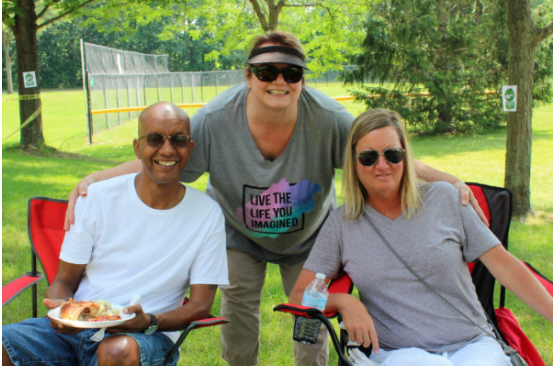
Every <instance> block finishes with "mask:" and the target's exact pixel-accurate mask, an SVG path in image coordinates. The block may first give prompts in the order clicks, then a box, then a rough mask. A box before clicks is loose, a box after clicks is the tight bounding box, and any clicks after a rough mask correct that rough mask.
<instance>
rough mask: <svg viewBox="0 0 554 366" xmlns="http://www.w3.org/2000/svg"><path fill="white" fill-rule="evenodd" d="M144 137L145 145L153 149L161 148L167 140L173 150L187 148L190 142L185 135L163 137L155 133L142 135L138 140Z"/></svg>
mask: <svg viewBox="0 0 554 366" xmlns="http://www.w3.org/2000/svg"><path fill="white" fill-rule="evenodd" d="M144 137H146V143H147V144H148V146H152V147H155V148H159V147H161V146H162V145H163V144H164V143H165V140H167V139H169V142H170V143H171V145H173V147H175V148H182V147H187V145H188V144H189V141H190V137H188V136H186V135H163V134H161V133H157V132H152V133H147V134H145V135H142V136H140V137H139V140H140V139H142V138H144Z"/></svg>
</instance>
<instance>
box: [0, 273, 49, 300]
mask: <svg viewBox="0 0 554 366" xmlns="http://www.w3.org/2000/svg"><path fill="white" fill-rule="evenodd" d="M42 278H43V275H42V273H40V272H37V273H36V275H32V274H31V272H28V273H26V274H24V275H23V276H21V277H19V278H16V279H15V280H13V281H11V282H9V283H7V284H5V285H4V286H2V307H4V306H5V305H7V304H8V303H9V302H10V301H12V300H13V299H15V298H16V297H17V295H19V294H20V293H21V292H22V291H23V290H25V289H27V288H28V287H31V286H33V285H35V284H37V283H38V282H39V281H40V280H42Z"/></svg>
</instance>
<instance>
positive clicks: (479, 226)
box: [458, 202, 500, 262]
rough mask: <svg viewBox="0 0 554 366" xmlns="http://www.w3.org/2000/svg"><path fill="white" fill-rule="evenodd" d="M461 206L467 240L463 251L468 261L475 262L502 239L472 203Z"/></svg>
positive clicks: (463, 244)
mask: <svg viewBox="0 0 554 366" xmlns="http://www.w3.org/2000/svg"><path fill="white" fill-rule="evenodd" d="M458 205H459V207H460V217H461V221H462V225H463V233H464V235H465V240H464V241H463V242H462V252H463V255H464V260H465V261H466V262H474V261H476V260H477V259H478V258H479V257H480V256H482V255H483V254H484V253H485V252H487V251H488V250H490V249H492V248H493V247H495V246H496V245H499V244H500V240H499V239H498V238H497V237H496V236H495V235H494V233H493V232H492V231H491V230H490V229H489V228H488V227H487V226H486V225H485V224H484V223H483V222H482V221H481V219H480V218H479V216H477V213H476V212H475V210H474V209H473V207H472V206H471V205H467V206H462V205H460V204H459V202H458Z"/></svg>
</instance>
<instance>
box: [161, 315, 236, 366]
mask: <svg viewBox="0 0 554 366" xmlns="http://www.w3.org/2000/svg"><path fill="white" fill-rule="evenodd" d="M229 322H230V320H229V319H227V318H223V317H219V318H216V317H213V316H211V315H210V317H208V318H205V319H199V320H195V321H193V322H190V323H189V324H188V325H187V327H186V328H185V329H184V330H183V332H181V335H180V336H179V339H177V341H176V342H175V344H174V345H173V348H172V349H171V352H169V354H168V355H167V357H166V358H165V361H164V365H165V364H167V363H168V362H170V361H171V360H172V359H173V356H174V355H175V353H176V352H177V351H179V348H180V347H181V344H183V342H184V341H185V338H186V337H187V336H188V334H189V333H190V332H191V331H192V330H193V329H199V328H206V327H211V326H215V325H223V324H227V323H229Z"/></svg>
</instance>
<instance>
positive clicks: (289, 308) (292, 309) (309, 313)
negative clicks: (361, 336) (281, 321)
mask: <svg viewBox="0 0 554 366" xmlns="http://www.w3.org/2000/svg"><path fill="white" fill-rule="evenodd" d="M273 311H281V312H284V313H290V314H293V315H297V316H304V317H306V318H316V319H319V320H320V321H321V322H322V323H323V324H324V325H325V327H326V328H327V330H328V331H329V335H330V336H331V340H332V341H333V346H334V347H335V350H336V351H337V354H338V356H339V358H340V359H341V361H342V365H346V366H353V364H352V362H350V361H349V360H348V358H347V357H346V356H345V354H344V352H343V350H342V347H341V344H340V341H339V339H338V337H337V333H336V332H335V328H333V325H332V324H331V322H330V321H329V319H330V318H334V317H336V316H337V315H338V313H335V312H332V313H322V312H321V311H320V310H319V309H316V308H312V307H309V306H303V305H295V304H279V305H277V306H275V307H274V308H273Z"/></svg>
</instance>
